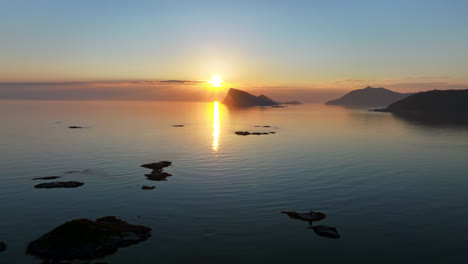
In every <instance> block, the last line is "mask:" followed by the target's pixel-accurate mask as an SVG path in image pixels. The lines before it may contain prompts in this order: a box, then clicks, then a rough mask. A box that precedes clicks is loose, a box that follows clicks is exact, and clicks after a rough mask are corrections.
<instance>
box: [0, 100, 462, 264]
mask: <svg viewBox="0 0 468 264" xmlns="http://www.w3.org/2000/svg"><path fill="white" fill-rule="evenodd" d="M174 125H183V127H174ZM69 126H81V127H83V128H81V129H71V128H69ZM236 131H249V132H260V133H268V134H261V135H247V136H242V135H236V134H235V132H236ZM270 132H274V133H270ZM163 160H167V161H171V162H172V166H171V167H168V168H166V171H167V172H168V173H170V174H172V176H171V177H168V178H167V181H150V180H148V179H147V178H146V177H145V174H147V173H149V172H150V171H149V170H148V169H145V168H142V167H140V166H141V165H142V164H145V163H151V162H158V161H163ZM71 171H75V172H74V173H67V172H71ZM46 176H60V177H61V178H60V179H58V180H61V181H79V182H83V183H84V185H83V186H82V187H78V188H69V189H68V188H67V189H65V188H60V189H37V188H34V186H35V185H36V184H39V183H42V182H50V181H54V180H50V181H40V180H33V178H36V177H46ZM144 185H149V186H155V187H156V188H155V189H154V190H142V189H141V187H142V186H144ZM310 210H313V211H318V212H322V213H324V214H326V215H327V217H326V218H325V219H323V220H321V221H319V222H313V223H312V225H313V226H317V225H325V226H329V227H334V228H336V230H337V231H338V233H339V235H340V238H339V239H332V238H328V237H323V236H320V235H318V234H316V233H315V232H314V230H313V229H311V228H309V223H308V222H304V221H300V220H296V219H292V218H289V217H288V216H287V215H285V214H282V213H281V212H282V211H296V212H308V211H310ZM103 216H116V217H117V218H119V219H121V220H124V221H127V222H128V223H130V224H138V225H145V226H148V227H151V228H152V237H151V238H149V239H148V240H146V241H144V242H141V243H139V244H136V245H132V246H129V247H125V248H120V249H118V251H117V252H116V253H115V254H112V255H109V256H106V257H104V258H101V259H96V260H92V261H90V262H89V263H96V262H106V263H112V264H119V263H255V264H257V263H361V264H362V263H392V264H394V263H425V264H429V263H468V251H467V250H468V220H467V219H468V127H466V126H461V125H431V124H425V123H418V122H415V121H408V120H404V119H400V118H398V117H396V116H393V115H392V114H390V113H377V112H372V111H369V109H364V108H345V107H340V106H326V105H322V104H301V105H287V106H286V107H284V108H273V107H254V108H248V109H229V108H227V107H226V106H225V105H223V104H221V103H219V102H152V101H0V241H4V242H5V243H6V244H7V249H6V250H5V251H3V252H1V253H0V263H41V260H40V259H38V258H36V257H35V256H31V255H28V254H27V253H26V248H27V246H28V244H29V243H30V242H32V241H34V240H36V239H37V238H39V237H41V236H42V235H44V234H45V233H47V232H49V231H51V230H52V229H54V228H55V227H57V226H59V225H61V224H63V223H65V222H67V221H70V220H73V219H81V218H86V219H91V220H94V219H96V218H99V217H103ZM85 263H88V262H85Z"/></svg>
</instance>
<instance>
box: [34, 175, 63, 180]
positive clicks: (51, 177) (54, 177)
mask: <svg viewBox="0 0 468 264" xmlns="http://www.w3.org/2000/svg"><path fill="white" fill-rule="evenodd" d="M58 178H60V176H46V177H37V178H33V181H35V180H55V179H58Z"/></svg>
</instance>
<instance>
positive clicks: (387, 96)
mask: <svg viewBox="0 0 468 264" xmlns="http://www.w3.org/2000/svg"><path fill="white" fill-rule="evenodd" d="M410 95H411V94H403V93H397V92H394V91H390V90H388V89H385V88H373V87H370V86H367V87H366V88H364V89H359V90H354V91H351V92H349V93H347V94H345V95H344V96H343V97H341V98H338V99H335V100H331V101H328V102H326V103H325V104H326V105H342V106H351V107H378V106H387V105H389V104H391V103H394V102H396V101H399V100H401V99H403V98H406V97H408V96H410Z"/></svg>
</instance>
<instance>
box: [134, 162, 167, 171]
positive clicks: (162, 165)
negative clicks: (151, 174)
mask: <svg viewBox="0 0 468 264" xmlns="http://www.w3.org/2000/svg"><path fill="white" fill-rule="evenodd" d="M171 165H172V162H170V161H160V162H154V163H147V164H143V165H141V167H143V168H146V169H151V170H158V171H161V170H162V169H164V168H166V167H169V166H171Z"/></svg>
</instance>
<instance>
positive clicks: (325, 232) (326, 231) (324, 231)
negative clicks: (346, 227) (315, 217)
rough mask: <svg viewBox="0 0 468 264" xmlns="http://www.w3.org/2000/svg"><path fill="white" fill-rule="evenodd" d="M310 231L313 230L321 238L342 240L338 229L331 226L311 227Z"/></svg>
mask: <svg viewBox="0 0 468 264" xmlns="http://www.w3.org/2000/svg"><path fill="white" fill-rule="evenodd" d="M308 229H313V230H314V232H315V233H316V234H317V235H319V236H323V237H328V238H335V239H338V238H340V234H338V230H336V228H334V227H331V226H324V225H318V226H310V227H309V228H308Z"/></svg>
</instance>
